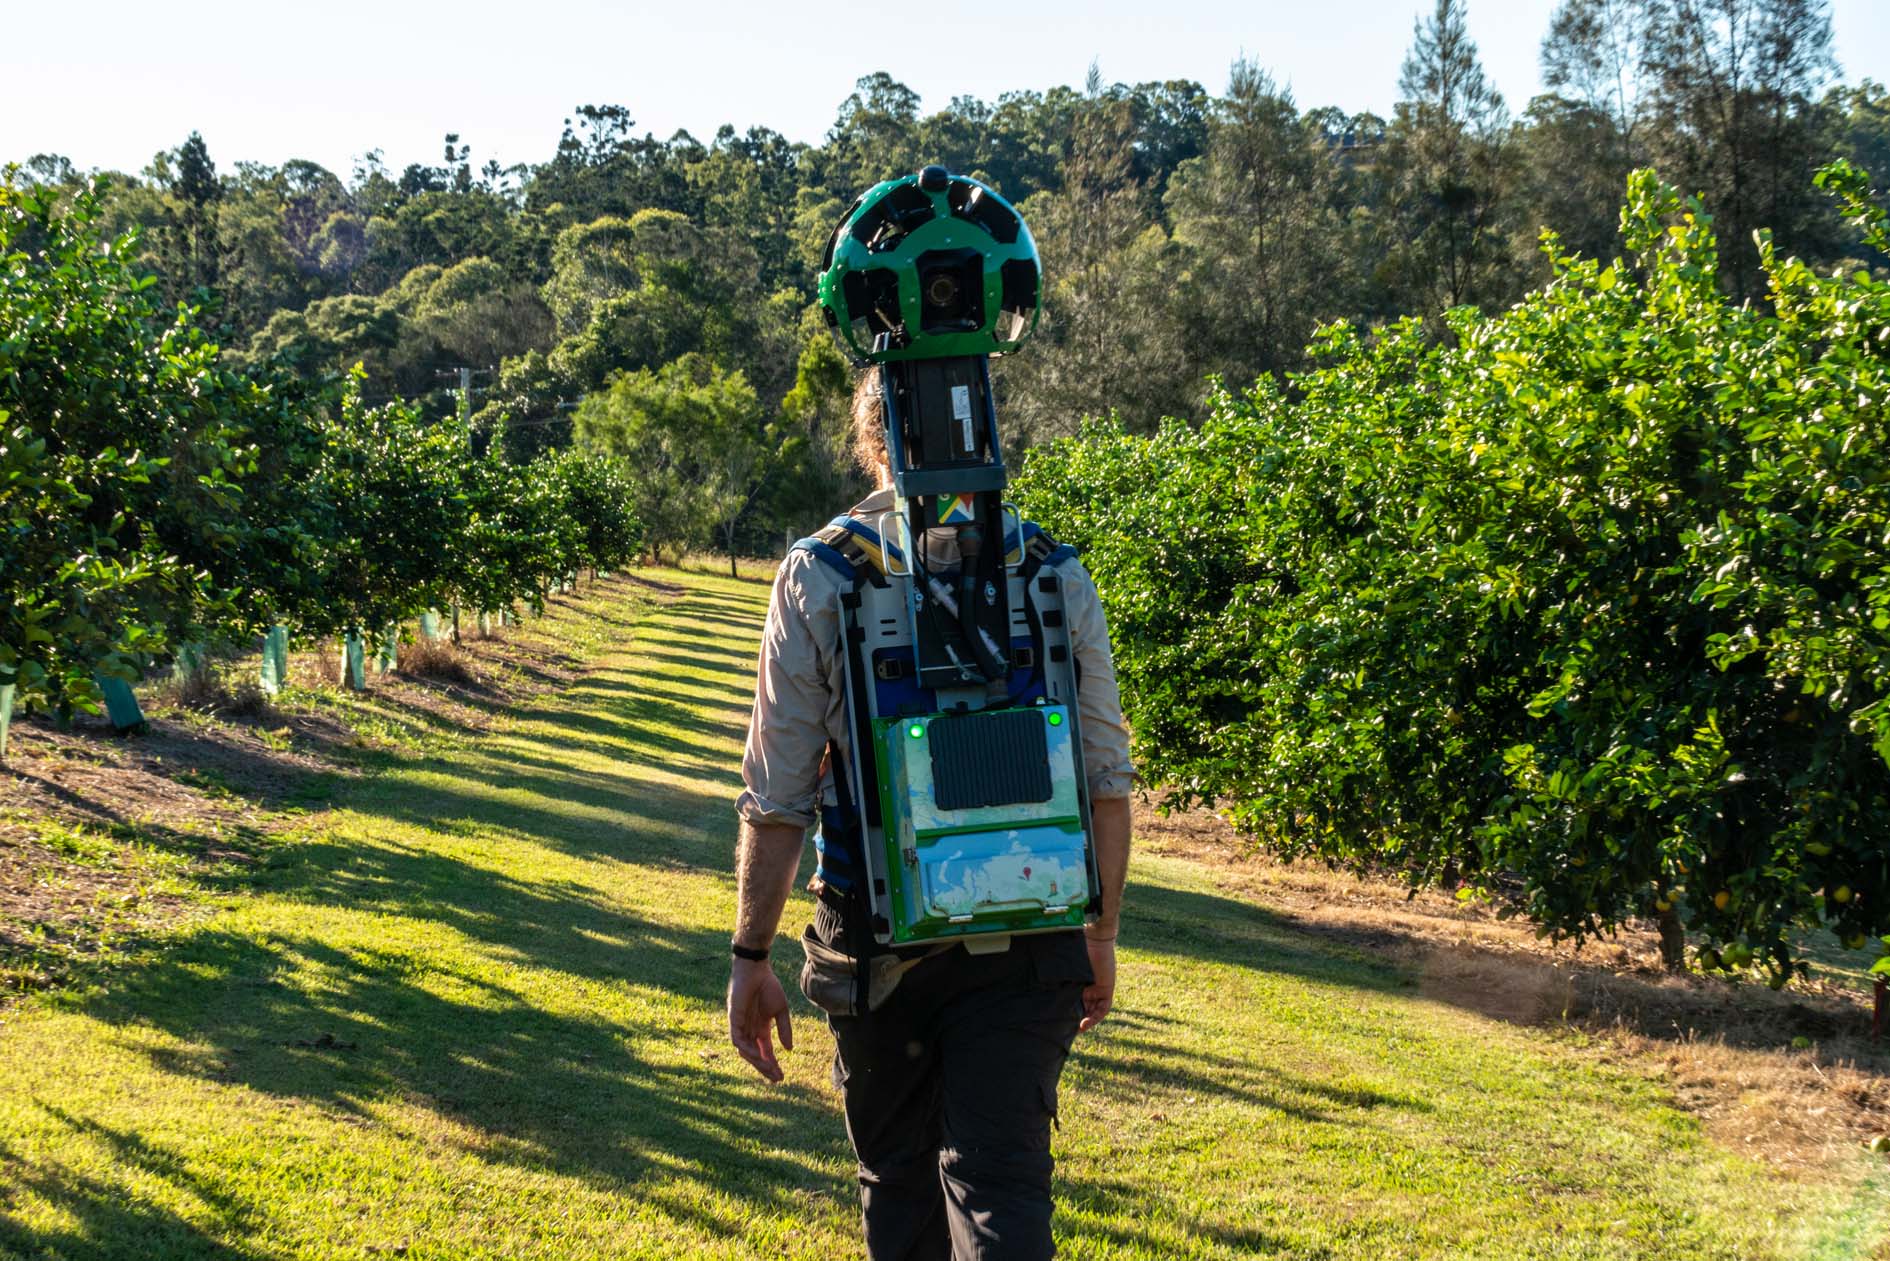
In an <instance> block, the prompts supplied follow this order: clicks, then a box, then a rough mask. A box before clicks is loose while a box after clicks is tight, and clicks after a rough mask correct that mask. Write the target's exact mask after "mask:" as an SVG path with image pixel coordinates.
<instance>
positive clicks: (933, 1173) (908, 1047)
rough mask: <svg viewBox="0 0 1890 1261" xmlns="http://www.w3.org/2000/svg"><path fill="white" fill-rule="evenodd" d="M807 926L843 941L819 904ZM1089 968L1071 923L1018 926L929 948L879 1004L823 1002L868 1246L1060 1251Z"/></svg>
mask: <svg viewBox="0 0 1890 1261" xmlns="http://www.w3.org/2000/svg"><path fill="white" fill-rule="evenodd" d="M814 931H815V932H816V934H818V935H819V937H820V938H821V940H822V941H824V942H826V943H827V944H829V945H832V946H834V947H836V948H837V949H842V950H846V949H847V942H846V934H845V931H844V926H843V917H842V916H841V915H839V914H838V913H837V912H835V911H834V910H832V909H831V908H829V907H828V906H827V905H825V904H824V903H823V904H821V905H820V906H819V907H818V909H817V913H816V916H815V921H814ZM848 953H851V951H848ZM1091 979H1093V978H1092V976H1091V973H1090V968H1089V954H1088V951H1087V950H1086V949H1085V948H1084V946H1083V938H1082V934H1081V933H1080V932H1075V931H1071V932H1068V933H1052V934H1045V935H1043V936H1037V937H1019V938H1017V939H1015V940H1014V941H1013V942H1012V943H1011V948H1010V949H1009V950H1007V951H1005V952H1004V953H1002V954H995V955H971V954H968V953H966V952H965V951H964V950H962V949H955V950H949V951H946V952H944V953H942V954H939V955H936V956H934V957H932V958H929V959H927V960H925V961H924V962H923V963H920V964H919V965H918V966H917V967H915V968H913V969H912V970H911V971H909V972H907V973H906V974H905V977H904V979H902V980H901V981H900V983H899V988H898V989H896V990H895V991H893V994H892V997H891V998H889V999H888V1000H887V1001H886V1003H885V1005H883V1006H882V1007H881V1008H880V1009H879V1010H878V1011H875V1012H872V1013H870V1014H867V1015H863V1016H830V1017H828V1020H829V1023H830V1024H831V1025H832V1027H833V1033H834V1040H835V1041H836V1042H837V1043H838V1044H839V1049H838V1053H837V1054H836V1056H835V1059H834V1081H835V1084H836V1085H838V1086H839V1087H840V1089H841V1090H842V1091H843V1092H844V1093H845V1096H846V1116H847V1135H848V1137H850V1138H851V1139H852V1140H853V1150H854V1152H855V1154H856V1155H857V1156H858V1157H859V1162H860V1203H861V1208H862V1212H863V1216H864V1218H865V1225H866V1249H867V1254H868V1255H869V1256H870V1257H871V1258H872V1261H933V1259H934V1258H938V1259H940V1261H943V1259H945V1258H952V1259H954V1261H973V1259H974V1258H976V1259H980V1261H982V1259H985V1258H1005V1259H1007V1261H1009V1259H1015V1261H1042V1259H1043V1258H1047V1257H1051V1256H1054V1255H1055V1253H1056V1248H1055V1246H1054V1245H1053V1244H1052V1243H1051V1239H1050V1210H1051V1204H1050V1173H1051V1165H1052V1162H1051V1158H1050V1128H1051V1124H1052V1123H1053V1122H1054V1120H1055V1119H1056V1111H1057V1079H1058V1078H1059V1077H1060V1076H1061V1075H1062V1073H1063V1061H1064V1059H1065V1058H1066V1057H1067V1056H1068V1055H1069V1050H1070V1042H1071V1040H1072V1039H1073V1038H1074V1037H1075V1036H1076V1026H1077V1023H1078V1021H1079V1020H1080V1019H1081V1018H1082V1013H1083V1003H1082V992H1083V986H1085V985H1087V984H1088V983H1089V982H1090V981H1091Z"/></svg>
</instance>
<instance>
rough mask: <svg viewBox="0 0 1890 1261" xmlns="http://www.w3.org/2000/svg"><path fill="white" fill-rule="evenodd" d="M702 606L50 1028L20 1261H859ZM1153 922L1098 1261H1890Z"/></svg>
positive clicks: (1872, 1209) (1133, 933)
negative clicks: (766, 984) (734, 806)
mask: <svg viewBox="0 0 1890 1261" xmlns="http://www.w3.org/2000/svg"><path fill="white" fill-rule="evenodd" d="M679 580H680V581H682V582H683V583H684V584H685V587H686V590H685V592H684V594H683V595H682V596H681V597H680V598H679V599H677V600H676V601H674V602H672V603H669V604H666V605H661V606H658V607H655V608H652V609H649V610H647V611H645V612H643V613H641V614H640V615H636V616H631V615H629V614H627V613H625V612H624V611H623V610H602V611H600V614H599V615H600V616H602V617H605V618H610V619H614V624H613V625H612V626H610V627H609V630H610V632H611V633H610V635H609V636H608V638H607V641H606V642H607V647H606V648H605V650H604V652H603V654H602V655H601V656H600V657H599V658H598V660H597V663H596V669H595V670H594V671H593V672H592V673H590V674H589V675H587V676H586V677H585V678H584V679H583V680H582V681H581V682H580V683H579V684H578V685H576V686H575V687H573V688H572V689H570V690H569V691H567V692H566V693H564V694H563V695H561V696H559V697H557V698H556V699H555V700H553V701H551V702H550V703H546V704H543V705H542V706H540V707H538V708H536V709H533V710H531V711H529V712H527V713H525V714H524V715H522V716H521V718H520V719H519V720H518V721H517V722H516V723H514V724H512V725H511V726H510V727H509V728H507V729H505V730H504V731H501V732H499V733H496V734H494V735H491V736H489V737H486V738H484V739H482V740H479V741H477V742H475V743H474V744H473V745H471V746H470V747H469V748H467V749H463V750H460V751H457V752H454V753H451V754H449V755H446V756H443V757H440V758H436V759H433V760H430V761H425V762H421V763H417V764H414V765H412V766H409V767H405V768H402V769H399V770H396V771H393V772H390V773H388V774H386V775H383V776H380V777H377V778H375V779H372V780H370V781H367V782H365V783H362V784H360V785H358V786H355V787H351V788H349V789H348V790H347V791H346V793H345V794H344V796H343V799H342V802H341V807H340V808H339V809H337V810H336V811H334V812H332V813H330V814H328V815H326V816H323V818H322V820H321V826H320V828H319V829H318V830H316V831H314V832H312V833H311V834H310V835H308V836H306V837H305V838H303V839H301V840H300V841H298V842H297V843H295V844H292V845H287V846H284V847H283V848H281V849H279V850H277V851H275V854H274V857H273V858H272V859H271V860H270V864H269V868H268V870H267V871H265V872H264V873H263V874H262V876H261V878H260V880H259V882H258V884H259V888H258V889H257V891H256V892H254V893H252V894H246V895H244V896H242V897H240V898H234V899H232V900H231V901H230V902H229V904H228V905H227V906H226V907H225V908H224V909H223V910H221V911H220V912H219V913H217V914H216V915H214V916H212V917H210V918H207V919H205V920H203V921H202V922H199V923H197V924H195V925H193V926H191V927H189V928H187V929H185V930H183V932H182V934H181V935H180V937H179V939H178V940H177V941H176V942H175V944H174V945H173V946H172V948H171V949H169V950H168V951H166V952H165V953H164V954H163V956H162V958H161V960H160V961H158V962H155V963H152V964H150V965H149V966H140V967H138V968H136V969H133V970H132V971H130V972H128V973H125V974H121V975H119V976H117V977H116V978H115V979H114V980H113V982H112V984H111V987H110V988H109V989H108V990H105V991H103V992H98V991H94V992H91V993H86V994H83V995H81V996H75V997H69V998H66V999H63V1000H62V999H57V998H53V999H44V1000H40V1001H37V1002H35V1003H32V1004H29V1005H28V1006H26V1007H24V1008H21V1009H18V1010H16V1011H15V1012H13V1013H11V1014H10V1016H9V1017H8V1018H7V1020H6V1022H5V1023H4V1024H0V1256H6V1257H14V1256H17V1257H22V1258H28V1257H30V1258H40V1257H61V1258H107V1257H110V1258H117V1257H124V1258H134V1257H135V1258H170V1257H219V1258H278V1257H361V1258H369V1257H385V1256H394V1255H399V1256H405V1257H409V1258H417V1257H453V1258H460V1257H494V1258H497V1257H538V1258H567V1257H569V1258H586V1257H664V1258H684V1257H722V1256H728V1257H735V1256H741V1257H747V1256H757V1257H820V1258H834V1257H842V1256H851V1255H856V1254H857V1244H856V1242H855V1240H856V1235H855V1199H854V1192H853V1186H852V1181H851V1160H850V1155H849V1152H848V1149H847V1145H846V1138H845V1133H844V1130H843V1128H842V1126H841V1123H840V1118H839V1113H838V1108H837V1102H836V1100H835V1099H834V1098H833V1096H832V1093H831V1091H830V1090H829V1089H828V1087H827V1064H828V1057H829V1055H830V1053H831V1042H830V1041H829V1040H828V1038H827V1037H826V1034H825V1030H824V1029H823V1028H822V1027H821V1026H820V1024H819V1023H818V1021H817V1020H816V1019H815V1013H813V1012H812V1010H811V1009H809V1008H807V1007H806V1006H805V1005H804V1004H801V1005H799V1006H797V1016H798V1018H799V1021H798V1025H797V1032H798V1035H799V1036H798V1046H799V1049H798V1050H797V1051H796V1052H794V1053H793V1054H792V1055H791V1056H789V1057H788V1061H787V1063H788V1074H789V1076H788V1081H787V1083H786V1085H785V1086H784V1087H781V1088H769V1087H767V1086H766V1085H765V1084H764V1083H762V1082H760V1081H759V1080H758V1079H756V1078H754V1077H753V1076H752V1074H750V1073H749V1072H748V1070H747V1069H746V1068H745V1066H743V1065H742V1064H741V1062H740V1061H739V1060H738V1059H737V1058H736V1057H735V1056H734V1055H733V1053H732V1052H731V1051H728V1050H726V1049H725V1047H724V1041H723V1034H722V1021H721V1013H720V1002H721V992H722V986H723V983H724V980H725V977H726V943H727V939H728V926H729V923H730V919H731V915H732V909H733V904H734V890H733V883H732V879H731V877H730V874H729V865H730V855H731V848H732V841H731V838H732V821H733V815H732V811H731V810H730V799H731V798H732V796H733V794H734V792H735V787H736V777H735V770H736V765H737V761H738V758H739V754H740V741H741V734H742V729H743V725H744V721H745V718H746V712H747V706H748V701H749V695H750V688H751V687H752V677H753V675H752V670H753V657H754V651H755V641H756V634H757V632H758V628H759V623H760V617H761V614H762V612H763V609H764V605H765V601H766V597H767V587H766V585H765V584H763V583H757V582H751V581H734V580H730V579H727V578H713V577H706V576H702V575H686V576H682V577H681V578H680V579H679ZM1131 880H1132V891H1131V894H1130V898H1129V903H1128V905H1129V912H1128V914H1127V916H1126V917H1125V924H1124V932H1123V942H1124V954H1123V968H1122V977H1121V993H1120V1007H1119V1009H1118V1014H1117V1015H1116V1016H1114V1017H1112V1018H1111V1020H1110V1021H1109V1022H1108V1024H1107V1025H1106V1026H1105V1027H1104V1029H1103V1030H1100V1031H1098V1033H1096V1034H1093V1035H1088V1036H1086V1037H1085V1038H1084V1039H1083V1040H1082V1042H1081V1043H1080V1044H1079V1053H1078V1055H1077V1057H1076V1058H1075V1059H1074V1060H1073V1061H1072V1064H1071V1067H1070V1071H1069V1073H1068V1074H1067V1075H1066V1078H1065V1083H1066V1089H1065V1104H1064V1109H1063V1119H1062V1129H1061V1133H1060V1135H1059V1138H1058V1152H1059V1157H1060V1164H1059V1181H1060V1194H1061V1198H1062V1206H1061V1208H1060V1211H1059V1216H1058V1221H1057V1225H1058V1231H1059V1235H1060V1237H1061V1239H1062V1241H1063V1245H1064V1254H1065V1255H1066V1256H1071V1257H1148V1258H1165V1257H1177V1256H1200V1257H1242V1256H1255V1255H1260V1256H1281V1257H1295V1258H1300V1257H1304V1258H1352V1257H1358V1258H1373V1259H1379V1258H1419V1257H1422V1258H1446V1257H1448V1258H1459V1257H1480V1258H1491V1259H1495V1258H1502V1259H1504V1261H1517V1259H1521V1258H1610V1259H1612V1258H1678V1257H1686V1258H1725V1259H1727V1261H1731V1259H1733V1258H1781V1259H1783V1258H1799V1257H1818V1256H1824V1257H1832V1258H1836V1257H1849V1256H1868V1255H1871V1254H1872V1253H1871V1250H1872V1247H1873V1246H1874V1241H1875V1239H1876V1238H1877V1232H1878V1230H1879V1223H1880V1221H1881V1214H1882V1204H1883V1198H1884V1194H1885V1190H1884V1187H1883V1186H1882V1184H1881V1182H1879V1181H1877V1180H1874V1179H1867V1178H1864V1177H1861V1176H1859V1177H1855V1178H1851V1179H1849V1180H1848V1181H1843V1182H1841V1183H1832V1184H1814V1183H1806V1182H1792V1181H1785V1180H1782V1179H1780V1178H1778V1177H1776V1176H1775V1175H1773V1174H1771V1173H1769V1172H1768V1171H1767V1170H1766V1169H1764V1168H1762V1167H1761V1166H1759V1165H1758V1164H1756V1163H1754V1162H1752V1161H1748V1160H1746V1159H1744V1158H1742V1157H1741V1156H1739V1155H1737V1154H1735V1153H1733V1152H1730V1151H1727V1150H1725V1149H1724V1148H1722V1147H1720V1146H1717V1145H1715V1144H1713V1143H1710V1142H1709V1141H1708V1140H1706V1139H1705V1138H1704V1137H1703V1136H1702V1135H1701V1133H1700V1130H1699V1127H1698V1126H1697V1124H1696V1123H1695V1122H1694V1121H1693V1120H1692V1119H1690V1118H1689V1117H1687V1116H1686V1115H1684V1114H1682V1113H1681V1112H1679V1111H1677V1110H1676V1109H1675V1108H1674V1107H1673V1106H1672V1105H1671V1102H1670V1101H1669V1100H1667V1099H1666V1098H1664V1097H1663V1096H1662V1095H1661V1094H1660V1093H1659V1092H1658V1090H1657V1089H1656V1088H1655V1087H1654V1086H1652V1085H1650V1084H1648V1083H1647V1082H1646V1081H1644V1080H1643V1079H1641V1078H1640V1077H1638V1076H1636V1075H1634V1074H1632V1073H1630V1072H1628V1071H1626V1070H1624V1069H1622V1068H1619V1067H1616V1066H1613V1065H1610V1064H1609V1063H1607V1062H1606V1057H1605V1056H1604V1055H1603V1054H1602V1052H1601V1050H1600V1049H1598V1048H1593V1047H1582V1046H1579V1045H1573V1044H1571V1043H1570V1042H1569V1041H1568V1040H1566V1039H1558V1038H1553V1037H1551V1036H1549V1035H1547V1034H1544V1033H1540V1032H1536V1031H1530V1030H1523V1029H1516V1028H1512V1027H1509V1026H1506V1025H1503V1024H1500V1023H1497V1022H1493V1021H1490V1020H1487V1019H1485V1018H1483V1017H1480V1016H1477V1015H1474V1014H1472V1013H1469V1012H1466V1011H1462V1010H1458V1009H1456V1008H1453V1007H1450V1006H1447V1005H1443V1004H1440V1003H1438V1002H1436V1001H1434V1000H1431V999H1426V998H1422V997H1420V996H1419V995H1418V994H1417V992H1416V990H1415V988H1414V987H1413V986H1412V985H1411V983H1410V978H1408V977H1406V976H1404V975H1402V974H1400V973H1399V972H1397V971H1395V970H1393V969H1391V968H1388V967H1385V966H1382V965H1379V964H1376V963H1374V962H1373V961H1371V960H1370V959H1368V958H1367V957H1365V956H1363V955H1358V954H1353V953H1349V952H1348V951H1346V950H1345V949H1343V948H1341V947H1337V946H1335V945H1333V944H1331V943H1329V942H1326V941H1322V940H1318V939H1314V938H1311V937H1308V936H1306V935H1304V934H1301V933H1297V932H1295V931H1293V930H1292V929H1290V928H1289V927H1287V926H1286V925H1285V924H1284V923H1283V922H1282V921H1280V920H1279V919H1277V918H1276V917H1273V916H1271V915H1269V913H1268V912H1267V911H1266V910H1265V909H1264V908H1262V907H1259V906H1255V905H1252V904H1249V903H1245V902H1241V901H1237V900H1233V899H1230V898H1228V897H1226V896H1224V895H1222V894H1221V893H1219V892H1218V891H1217V890H1216V888H1215V886H1214V883H1213V879H1212V875H1211V873H1210V872H1208V871H1207V870H1205V869H1203V868H1200V867H1198V866H1196V865H1194V864H1191V863H1188V862H1186V861H1182V860H1176V859H1152V860H1144V861H1138V863H1137V864H1136V866H1135V868H1134V870H1133V873H1132V877H1131ZM806 913H807V907H806V905H805V898H804V897H799V900H798V902H797V905H795V906H794V907H792V908H790V918H789V921H788V923H787V925H786V926H785V927H786V928H787V930H788V932H789V934H790V936H791V934H792V933H793V932H795V931H797V930H798V928H799V926H800V924H801V922H802V921H803V919H804V918H805V916H806ZM780 953H781V954H784V955H789V956H791V955H793V954H794V953H795V952H794V951H793V949H792V947H791V946H788V945H785V944H784V948H783V949H782V951H781V952H780ZM789 966H790V965H789V961H788V960H785V959H784V960H783V962H782V967H783V969H784V971H787V970H788V969H789ZM1860 1168H1861V1166H1860Z"/></svg>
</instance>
